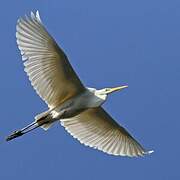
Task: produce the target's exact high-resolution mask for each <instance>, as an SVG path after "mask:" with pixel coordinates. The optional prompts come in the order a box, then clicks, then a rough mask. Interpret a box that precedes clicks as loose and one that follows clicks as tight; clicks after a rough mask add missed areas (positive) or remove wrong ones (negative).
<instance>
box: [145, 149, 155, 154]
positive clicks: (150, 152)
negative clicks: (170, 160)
mask: <svg viewBox="0 0 180 180" xmlns="http://www.w3.org/2000/svg"><path fill="white" fill-rule="evenodd" d="M153 152H154V150H150V151H146V152H145V153H144V154H152V153H153Z"/></svg>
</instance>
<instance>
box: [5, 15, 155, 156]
mask: <svg viewBox="0 0 180 180" xmlns="http://www.w3.org/2000/svg"><path fill="white" fill-rule="evenodd" d="M16 29H17V32H16V38H17V44H18V47H19V49H20V51H21V55H22V60H23V61H24V66H25V72H26V73H27V75H28V76H29V80H30V81H31V84H32V86H33V87H34V89H35V90H36V92H37V93H38V95H39V96H40V97H41V98H42V99H43V100H44V101H45V102H46V104H47V105H48V107H49V109H48V110H47V111H45V112H43V113H41V114H38V115H37V116H36V117H35V121H34V122H33V123H31V124H30V125H28V126H26V127H25V128H23V129H21V130H19V131H15V132H14V133H12V134H11V135H10V136H8V137H7V140H8V141H9V140H11V139H14V138H16V137H19V136H21V135H23V134H25V133H27V132H29V131H31V130H33V129H35V128H37V127H42V128H43V129H45V130H47V129H48V128H49V127H50V126H51V125H52V124H53V123H54V122H56V121H60V123H61V125H62V126H64V127H65V129H66V130H67V131H68V132H69V133H70V134H71V135H72V136H73V137H74V138H76V139H78V140H79V141H80V142H81V143H83V144H85V145H87V146H90V147H93V148H96V149H99V150H101V151H103V152H106V153H108V154H113V155H122V156H131V157H132V156H143V155H145V154H149V153H151V152H152V151H146V150H145V149H144V148H143V147H142V146H141V145H140V144H139V143H138V142H137V141H136V140H135V139H134V138H133V137H132V136H131V135H130V134H129V133H128V132H127V131H126V130H125V129H124V128H123V127H122V126H120V125H119V124H118V123H117V122H115V121H114V120H113V119H112V118H111V117H110V116H109V114H108V113H107V112H106V111H105V110H104V109H103V108H102V107H101V105H102V104H103V103H104V102H105V101H106V99H107V96H108V94H110V93H112V92H114V91H119V90H122V89H124V88H126V87H127V86H119V87H116V88H104V89H100V90H97V89H94V88H87V87H85V86H84V85H83V84H82V82H81V81H80V79H79V77H78V76H77V75H76V73H75V71H74V70H73V68H72V66H71V64H70V63H69V61H68V58H67V56H66V55H65V53H64V52H63V51H62V49H61V48H60V47H59V46H58V45H57V43H56V42H55V40H54V39H53V38H52V37H51V35H50V34H49V33H48V32H47V30H46V29H45V27H44V26H43V24H42V21H41V19H40V16H39V13H38V12H37V13H36V14H34V13H31V17H27V16H26V18H24V19H22V18H20V19H19V20H18V23H17V27H16Z"/></svg>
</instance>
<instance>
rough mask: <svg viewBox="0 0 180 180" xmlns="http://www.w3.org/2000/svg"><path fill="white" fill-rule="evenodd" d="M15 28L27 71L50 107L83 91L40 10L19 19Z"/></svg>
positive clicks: (35, 87)
mask: <svg viewBox="0 0 180 180" xmlns="http://www.w3.org/2000/svg"><path fill="white" fill-rule="evenodd" d="M16 29H17V32H16V38H17V44H18V47H19V49H20V51H21V54H22V59H23V61H25V62H24V66H25V71H26V72H27V75H28V76H29V79H30V81H31V84H32V86H33V87H34V89H35V90H36V92H37V93H38V94H39V96H40V97H41V98H42V99H43V100H44V101H45V102H46V103H47V104H48V106H49V107H50V108H53V107H56V106H57V105H59V104H61V103H63V102H64V101H65V100H67V99H68V98H71V97H72V96H75V95H77V94H79V93H81V92H82V91H84V86H83V85H82V83H81V81H80V80H79V78H78V76H77V75H76V73H75V72H74V70H73V68H72V66H71V65H70V63H69V61H68V59H67V57H66V55H65V54H64V52H63V51H62V50H61V49H60V47H59V46H58V45H57V44H56V42H55V40H54V39H53V38H52V37H51V36H50V34H49V33H48V32H47V30H46V29H45V27H44V26H43V24H42V21H41V19H40V16H39V13H38V11H37V13H36V15H35V14H33V13H31V16H30V17H25V18H24V19H23V18H20V19H19V20H18V23H17V27H16Z"/></svg>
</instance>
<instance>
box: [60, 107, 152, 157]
mask: <svg viewBox="0 0 180 180" xmlns="http://www.w3.org/2000/svg"><path fill="white" fill-rule="evenodd" d="M60 121H61V124H62V126H64V127H65V129H66V130H67V131H68V132H69V133H70V134H71V135H72V136H73V137H74V138H76V139H78V140H79V141H80V142H81V143H83V144H85V145H86V146H90V147H93V148H95V149H98V150H101V151H103V152H106V153H108V154H113V155H121V156H130V157H133V156H143V155H145V154H148V153H151V151H146V150H145V149H144V148H143V147H142V146H141V145H140V144H139V143H138V142H137V141H136V140H135V139H134V138H133V137H132V136H131V135H130V134H129V133H128V132H127V131H126V130H125V129H124V128H123V127H122V126H120V125H118V124H117V123H116V122H115V121H114V120H113V119H112V118H111V117H110V116H109V115H108V114H107V113H106V112H105V111H104V110H103V108H102V107H98V108H93V109H88V110H86V111H84V112H82V113H80V114H79V115H77V116H75V117H73V118H69V119H62V120H60Z"/></svg>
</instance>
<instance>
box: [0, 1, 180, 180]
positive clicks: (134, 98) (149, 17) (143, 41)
mask: <svg viewBox="0 0 180 180" xmlns="http://www.w3.org/2000/svg"><path fill="white" fill-rule="evenodd" d="M31 10H34V11H35V10H39V12H40V15H41V19H42V20H43V22H44V24H45V25H46V27H47V29H48V31H49V32H50V33H51V34H52V36H53V37H54V38H55V39H56V40H57V42H58V43H59V45H61V47H62V48H63V49H64V51H65V52H66V53H67V55H68V57H69V59H70V62H71V63H72V65H73V67H74V69H75V70H76V71H77V73H78V75H79V76H80V77H81V80H82V81H83V83H84V84H86V85H87V86H90V87H96V88H103V87H108V86H110V87H111V86H116V85H124V84H128V85H129V88H128V89H126V90H124V91H122V92H120V93H115V94H113V95H112V96H111V97H109V98H108V101H107V102H106V104H105V105H104V107H105V109H106V110H107V111H108V112H109V113H110V114H111V115H112V116H113V117H114V118H115V119H116V120H117V121H118V122H119V123H121V124H122V125H123V126H124V127H126V128H127V129H128V131H129V132H131V133H132V134H133V135H134V137H136V139H138V140H139V142H140V143H141V144H143V145H144V147H146V148H147V149H149V150H151V149H153V150H154V151H155V152H154V153H153V154H152V155H150V156H146V157H144V158H126V157H116V156H115V157H114V156H110V155H107V154H104V153H102V152H99V151H96V150H94V149H90V148H87V147H85V146H83V145H81V144H80V143H79V142H78V141H76V140H74V139H73V138H72V137H71V136H70V135H69V134H68V133H67V132H65V130H64V129H63V128H62V127H61V126H60V125H59V124H58V123H57V124H56V125H54V126H53V127H52V128H51V129H50V130H49V131H47V132H45V131H43V130H42V129H38V130H36V131H34V132H33V133H31V134H28V135H26V136H24V137H22V138H19V139H16V140H14V141H12V142H9V143H7V142H5V141H4V137H5V136H6V135H8V134H9V133H10V132H11V131H13V130H16V129H19V128H21V127H23V126H25V125H27V124H28V123H30V122H32V120H33V117H34V116H35V115H36V114H38V113H40V112H42V111H45V110H46V109H47V107H46V105H45V103H44V102H43V101H42V100H41V99H40V98H39V97H38V95H36V93H35V91H34V90H33V88H32V87H31V85H30V82H29V81H28V78H27V76H26V74H25V72H24V71H23V64H22V61H21V56H20V53H19V50H18V49H17V45H16V39H15V25H16V22H17V19H18V18H19V17H20V16H24V14H29V13H30V11H31ZM0 18H1V27H0V32H1V33H0V40H1V42H0V49H1V53H0V69H1V70H0V82H1V86H0V87H1V88H0V91H1V93H0V99H1V126H0V141H1V144H0V159H1V160H0V169H1V172H0V179H7V180H9V179H14V180H21V179H22V180H23V179H26V180H32V179H43V180H49V179H62V180H63V179H66V180H71V179H72V180H74V179H78V180H83V179H86V180H92V179H93V180H96V179H103V180H109V179H127V180H130V179H138V180H144V179H146V180H152V179H163V180H169V179H180V172H179V162H180V156H179V152H180V143H179V136H180V134H179V126H180V113H179V112H180V111H179V107H180V102H179V99H180V83H179V82H180V81H179V78H180V2H179V1H176V0H172V1H167V0H151V1H144V0H136V1H134V0H126V1H125V0H121V1H119V0H112V1H104V0H99V1H96V0H91V1H83V0H76V1H72V0H71V1H70V0H52V1H48V0H43V1H37V0H36V1H35V0H31V1H29V2H28V1H23V0H19V1H10V0H6V1H2V2H1V7H0Z"/></svg>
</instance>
